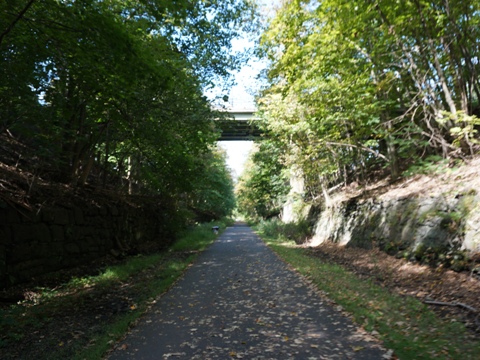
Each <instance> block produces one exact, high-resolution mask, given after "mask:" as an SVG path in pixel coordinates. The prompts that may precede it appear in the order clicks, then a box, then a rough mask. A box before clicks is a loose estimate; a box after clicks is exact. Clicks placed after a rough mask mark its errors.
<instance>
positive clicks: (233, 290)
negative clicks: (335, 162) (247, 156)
mask: <svg viewBox="0 0 480 360" xmlns="http://www.w3.org/2000/svg"><path fill="white" fill-rule="evenodd" d="M385 354H386V351H385V349H383V348H382V347H381V346H380V345H379V344H378V342H376V341H375V340H373V339H371V338H369V337H368V335H367V334H365V333H364V332H362V331H361V330H359V329H358V328H357V327H356V326H355V325H354V324H353V323H352V322H351V321H350V320H349V319H348V318H347V317H346V316H344V315H342V314H341V312H340V311H339V309H338V307H336V306H335V305H332V303H331V302H329V301H328V300H326V299H325V298H324V297H322V296H321V294H320V293H319V292H317V291H316V290H315V289H313V287H311V286H310V285H309V284H308V283H307V282H306V281H305V280H304V279H303V278H302V277H301V276H300V275H299V274H297V273H296V272H294V271H292V270H290V269H289V268H288V266H287V265H286V264H285V263H284V262H283V261H282V260H280V259H279V258H278V257H277V255H275V254H274V253H273V252H272V251H271V250H270V249H269V248H268V247H267V246H266V245H265V244H264V243H263V242H262V241H261V240H260V239H259V238H258V237H257V236H256V235H255V234H254V233H253V231H252V230H251V229H250V228H249V227H248V226H245V225H235V226H233V227H230V228H228V229H226V230H225V232H224V233H223V234H222V235H221V236H219V238H218V239H217V241H216V242H215V243H214V244H213V245H212V246H211V247H209V248H208V249H207V250H206V251H205V252H203V253H202V254H201V255H200V256H199V257H198V258H197V259H196V261H195V263H194V264H193V265H192V266H191V267H190V268H189V269H188V270H187V272H186V273H185V275H184V277H183V278H182V279H181V280H180V281H179V282H178V283H177V284H176V285H175V286H174V287H172V289H171V290H170V291H168V292H167V293H166V294H164V295H163V296H162V297H160V298H159V299H158V300H157V302H156V303H155V304H154V306H153V307H152V309H151V311H150V312H149V313H148V314H146V315H145V316H144V317H143V318H142V320H141V321H140V322H139V324H138V325H137V326H136V327H135V328H134V329H132V331H131V333H130V334H129V335H128V336H127V337H126V338H125V339H124V341H122V342H121V343H119V344H117V346H116V348H115V350H114V351H113V352H112V353H111V355H110V357H109V359H110V360H121V359H139V360H140V359H155V360H163V359H302V360H304V359H306V360H309V359H312V360H313V359H315V360H316V359H368V360H372V359H383V358H388V356H385ZM384 356H385V357H384Z"/></svg>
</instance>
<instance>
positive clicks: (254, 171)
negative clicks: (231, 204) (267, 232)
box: [236, 140, 289, 220]
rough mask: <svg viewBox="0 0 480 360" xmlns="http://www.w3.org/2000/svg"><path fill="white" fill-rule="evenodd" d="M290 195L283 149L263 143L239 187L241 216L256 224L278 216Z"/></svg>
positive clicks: (254, 154) (249, 163)
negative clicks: (256, 221) (261, 220)
mask: <svg viewBox="0 0 480 360" xmlns="http://www.w3.org/2000/svg"><path fill="white" fill-rule="evenodd" d="M288 191H289V185H288V178H287V176H286V173H285V168H284V165H283V164H282V151H281V149H279V148H278V147H277V145H276V144H275V143H274V142H271V141H269V140H264V141H262V142H260V143H259V144H258V149H257V151H255V152H253V153H252V154H251V155H250V158H249V160H248V161H247V164H246V166H245V170H244V173H243V174H242V176H241V177H240V179H239V182H238V184H237V186H236V195H237V202H238V209H239V211H240V213H242V214H244V215H245V216H246V217H247V218H249V219H254V220H259V219H267V218H271V217H274V216H278V215H279V213H280V210H281V207H282V205H283V203H284V201H285V197H286V195H287V194H288Z"/></svg>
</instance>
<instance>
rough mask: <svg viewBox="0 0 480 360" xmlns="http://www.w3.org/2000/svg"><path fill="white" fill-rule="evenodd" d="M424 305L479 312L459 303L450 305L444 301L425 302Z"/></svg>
mask: <svg viewBox="0 0 480 360" xmlns="http://www.w3.org/2000/svg"><path fill="white" fill-rule="evenodd" d="M424 303H425V304H428V305H439V306H452V307H455V306H457V307H461V308H464V309H467V310H468V311H470V312H473V313H478V310H477V309H475V308H474V307H471V306H470V305H467V304H463V303H459V302H453V303H448V302H443V301H435V300H425V301H424Z"/></svg>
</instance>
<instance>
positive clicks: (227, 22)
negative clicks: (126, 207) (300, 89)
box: [0, 0, 255, 218]
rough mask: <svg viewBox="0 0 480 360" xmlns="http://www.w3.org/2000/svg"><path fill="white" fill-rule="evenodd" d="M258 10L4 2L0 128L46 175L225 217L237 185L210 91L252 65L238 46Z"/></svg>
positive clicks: (233, 5)
mask: <svg viewBox="0 0 480 360" xmlns="http://www.w3.org/2000/svg"><path fill="white" fill-rule="evenodd" d="M254 13H255V6H254V4H253V3H252V2H251V1H250V0H222V1H219V0H212V1H190V0H180V1H174V2H171V1H165V0H160V1H153V2H152V1H143V0H128V1H123V0H113V1H97V0H95V1H87V0H75V1H73V0H71V1H70V0H68V1H57V0H45V1H28V0H20V1H11V0H7V1H3V2H1V3H0V78H1V79H2V82H1V84H0V131H1V132H4V131H5V130H8V131H9V132H10V133H11V134H13V136H14V137H15V138H16V139H19V140H20V141H22V142H24V143H26V144H27V145H28V147H29V148H30V149H31V151H32V153H34V155H33V156H34V157H35V159H36V161H35V162H36V163H37V164H38V166H37V168H36V169H34V170H32V169H26V170H29V171H36V172H38V174H36V175H39V176H41V177H42V178H44V179H50V180H54V181H61V182H63V183H67V184H69V185H70V186H83V185H84V184H86V183H89V184H91V185H94V186H97V187H103V188H107V187H108V188H113V189H114V190H115V191H121V192H124V193H128V194H141V195H151V194H155V195H157V194H160V195H162V196H163V197H165V198H167V197H168V198H171V199H175V201H177V205H178V206H180V205H181V204H182V203H185V202H184V201H183V199H184V198H185V197H187V198H196V199H198V201H203V200H205V201H212V203H211V204H209V205H204V204H203V205H202V206H203V207H204V208H205V209H201V210H202V211H206V212H210V211H211V210H212V209H213V208H215V209H218V211H217V212H216V213H213V214H212V217H213V218H216V217H221V216H224V215H226V214H228V213H229V212H230V211H231V208H232V207H233V204H232V196H231V194H229V192H231V190H230V189H229V187H231V186H230V185H229V184H228V181H229V180H228V179H226V175H225V172H226V170H225V169H222V166H223V164H221V162H219V160H217V159H216V157H217V155H216V154H215V153H214V151H213V150H212V144H213V143H214V142H215V141H216V139H217V136H218V134H217V132H216V131H215V127H214V124H213V119H215V118H216V117H218V114H217V112H216V111H214V110H212V107H211V104H210V103H209V102H208V100H207V99H206V97H205V96H204V95H203V92H204V90H205V89H207V88H211V87H212V86H213V83H214V81H216V80H217V79H218V78H220V77H222V78H225V79H226V80H225V81H228V74H230V72H231V71H232V70H234V69H237V68H238V67H239V65H240V64H241V63H242V61H243V60H245V59H244V54H242V53H239V52H236V51H233V50H232V44H231V40H232V39H234V38H235V37H237V36H238V35H239V34H240V33H241V32H242V31H244V30H252V29H253V26H254V20H253V14H254ZM22 156H23V157H32V156H31V155H30V154H28V155H23V154H22ZM212 159H215V160H214V161H213V162H214V163H215V164H214V165H213V164H210V162H211V161H212ZM206 167H208V171H207V172H206V174H205V175H206V176H210V179H207V178H206V177H205V176H198V174H199V169H204V168H206ZM222 172H223V173H222ZM200 173H201V174H202V175H203V174H204V173H203V171H200ZM209 180H215V181H213V182H212V183H211V185H209V182H208V181H209ZM197 181H198V183H197ZM215 186H220V187H221V188H215ZM197 187H198V188H201V190H199V191H197V193H196V194H193V195H191V192H192V191H193V189H195V188H197ZM209 191H210V194H209V195H207V193H208V192H209ZM220 199H223V203H220V202H221V200H220ZM206 208H208V209H206Z"/></svg>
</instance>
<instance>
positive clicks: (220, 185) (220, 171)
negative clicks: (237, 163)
mask: <svg viewBox="0 0 480 360" xmlns="http://www.w3.org/2000/svg"><path fill="white" fill-rule="evenodd" d="M196 169H197V170H196V171H195V173H196V174H197V177H196V179H195V186H194V188H193V190H192V191H191V193H190V195H189V206H190V208H191V209H192V211H193V212H194V213H195V214H196V217H197V220H198V221H202V222H204V221H210V220H218V219H221V218H224V217H227V216H231V215H232V212H233V209H234V208H235V205H236V203H235V194H234V185H233V179H232V176H231V174H230V172H229V170H228V168H227V165H226V153H225V152H224V151H221V150H220V149H219V148H217V149H215V150H214V151H212V152H211V153H207V154H204V155H203V156H202V157H199V158H197V164H196Z"/></svg>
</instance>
